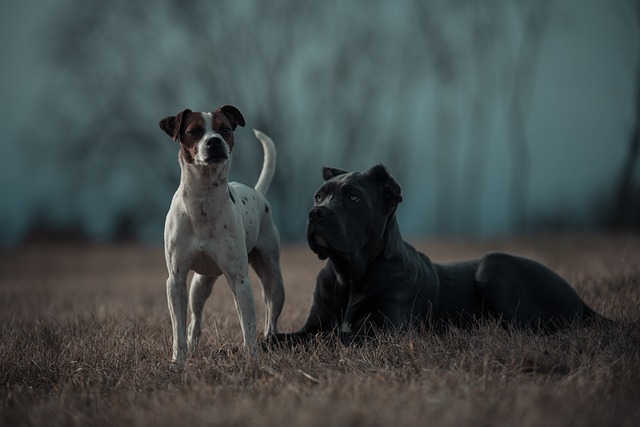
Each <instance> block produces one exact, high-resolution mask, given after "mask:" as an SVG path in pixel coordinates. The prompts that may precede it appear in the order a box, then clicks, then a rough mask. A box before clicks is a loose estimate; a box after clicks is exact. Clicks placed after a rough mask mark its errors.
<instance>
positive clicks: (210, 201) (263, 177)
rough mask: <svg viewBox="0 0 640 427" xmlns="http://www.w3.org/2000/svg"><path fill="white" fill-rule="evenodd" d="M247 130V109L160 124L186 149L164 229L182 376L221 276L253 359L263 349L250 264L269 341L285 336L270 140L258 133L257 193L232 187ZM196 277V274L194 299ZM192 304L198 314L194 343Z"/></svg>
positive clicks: (187, 114) (186, 114)
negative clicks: (240, 129)
mask: <svg viewBox="0 0 640 427" xmlns="http://www.w3.org/2000/svg"><path fill="white" fill-rule="evenodd" d="M244 124H245V122H244V118H243V117H242V114H241V113H240V111H239V110H238V109H237V108H235V107H233V106H229V105H225V106H222V107H220V108H218V109H217V110H216V111H214V112H211V113H200V112H192V111H191V110H184V111H182V112H181V113H179V114H177V115H176V116H171V117H167V118H165V119H163V120H161V121H160V127H161V129H162V130H164V131H165V132H166V133H167V134H168V135H169V136H171V137H172V139H173V140H174V141H177V142H179V144H180V151H179V160H180V162H179V163H180V168H181V180H180V185H179V187H178V190H177V191H176V193H175V195H174V197H173V200H172V203H171V207H170V208H169V212H168V214H167V220H166V223H165V258H166V262H167V270H168V272H169V277H168V279H167V299H168V303H169V313H170V315H171V323H172V328H173V356H172V362H173V365H172V366H173V368H174V369H176V370H180V369H182V368H183V366H184V363H185V360H186V354H187V349H188V348H189V347H191V348H192V347H195V346H196V345H197V342H198V338H199V336H200V332H201V329H202V326H201V321H202V312H203V308H204V303H205V301H206V300H207V298H208V297H209V295H210V294H211V291H212V288H213V285H214V283H215V280H216V278H217V277H219V276H220V275H222V274H224V276H225V277H226V279H227V282H228V284H229V286H230V287H231V291H232V293H233V296H234V299H235V303H236V308H237V312H238V316H239V318H240V325H241V327H242V335H243V339H244V345H245V347H247V348H248V349H249V351H250V352H251V354H256V353H257V351H258V345H257V332H256V323H257V322H256V313H255V305H254V300H253V292H252V290H251V284H250V282H249V276H248V264H251V266H252V267H253V268H254V270H255V271H256V273H257V274H258V277H259V278H260V282H261V284H262V287H263V295H264V301H265V306H266V309H265V316H266V319H265V336H271V335H274V334H276V333H277V330H278V329H277V320H278V316H279V315H280V312H281V310H282V305H283V303H284V286H283V283H282V275H281V273H280V266H279V256H280V237H279V234H278V230H277V229H276V227H275V224H274V223H273V220H272V217H271V209H270V207H269V203H268V201H267V200H266V199H265V197H264V193H266V191H267V189H268V187H269V184H270V182H271V179H272V178H273V175H274V171H275V161H276V155H275V147H274V145H273V142H272V141H271V139H270V138H269V137H267V136H266V135H264V134H263V133H261V132H259V131H255V132H256V137H258V139H259V140H260V142H261V143H262V146H263V149H264V152H265V161H264V164H263V169H262V171H261V173H260V178H259V179H258V183H257V184H256V188H255V189H253V188H250V187H248V186H246V185H243V184H239V183H235V182H232V183H229V182H228V176H229V169H230V167H231V161H232V154H233V151H234V147H235V141H234V135H233V131H234V130H235V129H236V127H237V126H238V125H239V126H244ZM240 202H241V203H240ZM189 271H193V272H194V275H193V279H192V282H191V287H190V289H189V295H188V298H187V286H186V281H187V275H188V273H189ZM187 302H188V305H189V307H190V309H191V322H190V324H189V328H188V338H187V328H186V322H187Z"/></svg>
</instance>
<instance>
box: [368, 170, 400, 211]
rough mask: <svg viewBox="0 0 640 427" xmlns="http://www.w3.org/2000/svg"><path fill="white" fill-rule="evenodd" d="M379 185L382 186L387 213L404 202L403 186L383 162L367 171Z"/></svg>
mask: <svg viewBox="0 0 640 427" xmlns="http://www.w3.org/2000/svg"><path fill="white" fill-rule="evenodd" d="M367 174H369V175H370V176H371V177H373V179H375V180H376V182H377V183H378V185H380V187H381V188H382V200H383V203H384V209H385V212H386V213H387V214H390V213H392V212H393V211H395V209H396V207H397V206H398V204H400V202H402V188H401V187H400V184H398V183H397V182H396V180H395V179H394V178H393V177H392V176H391V175H390V174H389V172H388V171H387V168H385V167H384V166H383V165H382V164H378V165H375V166H374V167H372V168H371V169H369V170H368V171H367Z"/></svg>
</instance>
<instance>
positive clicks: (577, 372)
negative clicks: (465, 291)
mask: <svg viewBox="0 0 640 427" xmlns="http://www.w3.org/2000/svg"><path fill="white" fill-rule="evenodd" d="M419 247H420V248H421V249H422V250H424V251H425V252H426V253H427V254H428V255H430V256H431V258H432V259H434V260H436V261H449V260H454V259H462V258H468V257H473V256H478V255H481V254H482V253H484V252H486V251H488V250H508V251H511V252H515V253H519V254H522V255H527V256H530V257H533V258H535V259H538V260H540V261H542V262H544V263H546V264H547V265H549V266H550V267H552V268H554V269H556V270H557V271H558V272H559V273H560V274H562V275H563V276H564V277H565V278H567V279H568V280H569V281H570V282H571V283H572V284H573V285H574V286H575V288H576V289H577V290H578V292H579V294H580V295H582V296H583V297H584V299H585V300H586V301H587V302H588V304H590V305H591V306H592V307H593V308H594V309H596V310H597V311H598V312H600V313H602V314H604V315H606V316H607V317H610V318H612V319H614V320H615V324H614V325H595V326H593V327H591V328H575V329H572V330H568V331H564V332H561V333H557V334H553V335H550V336H536V335H532V334H528V333H525V332H521V331H515V330H504V329H503V328H500V327H498V326H497V325H495V324H493V323H486V324H480V325H478V326H477V327H476V328H473V329H472V330H469V331H461V330H457V329H450V330H448V331H446V332H445V333H441V334H435V333H431V334H418V333H406V334H403V335H400V336H389V335H383V336H380V337H379V338H377V339H375V340H374V341H372V342H369V343H367V344H365V345H364V346H363V347H361V348H358V347H344V346H342V345H341V344H337V343H335V342H334V341H331V340H326V341H318V342H316V343H315V344H313V345H311V346H308V347H304V346H298V347H294V348H281V349H277V350H273V351H270V352H265V353H264V354H262V355H261V357H260V358H259V360H251V359H249V358H248V357H247V356H246V355H245V353H244V351H243V350H242V349H241V347H240V344H241V340H242V338H241V333H240V327H239V324H238V320H237V316H236V314H235V309H234V307H233V302H232V300H231V296H230V292H229V290H228V288H227V286H226V284H225V283H224V281H223V280H221V281H220V282H219V283H218V284H216V287H215V289H214V293H213V295H212V298H211V300H210V301H208V303H207V307H206V312H205V325H204V330H203V337H202V339H201V343H200V348H199V349H198V351H197V352H196V353H195V354H192V355H190V357H189V362H188V368H187V369H186V370H185V371H184V372H183V373H181V374H173V373H171V372H169V370H168V366H169V358H170V341H171V333H170V322H169V316H168V311H167V308H166V296H165V289H164V281H165V279H166V275H165V267H164V261H163V255H162V250H159V249H157V248H140V247H130V246H110V247H95V246H84V247H83V246H78V245H74V246H51V245H32V246H29V247H27V248H23V249H20V250H16V251H5V252H2V253H0V319H1V323H0V334H1V335H0V336H1V337H2V339H1V341H0V381H1V383H2V389H1V390H0V424H1V425H17V426H19V425H47V426H52V425H53V426H55V425H242V426H251V425H256V426H257V425H260V426H267V425H305V426H320V425H323V426H324V425H337V426H338V425H339V426H342V425H348V426H359V425H363V426H365V425H366V426H385V425H395V426H403V425H455V426H478V425H492V426H493V425H495V426H507V425H520V426H537V425H545V426H565V425H580V426H589V425H591V426H602V425H623V426H624V425H626V426H635V425H637V424H638V423H639V422H640V330H639V326H640V308H639V307H640V305H639V302H640V236H634V235H616V236H547V237H540V238H535V239H521V240H505V241H494V242H468V241H459V242H456V241H447V242H435V243H433V242H432V243H427V244H422V245H419ZM282 264H283V273H284V275H285V285H286V290H287V301H286V303H285V309H284V312H283V314H282V317H281V322H280V328H281V329H282V330H293V329H295V328H297V327H299V326H300V325H301V324H302V323H303V322H304V320H305V316H306V314H307V311H308V309H309V302H310V295H311V290H312V288H313V285H314V278H315V274H316V273H317V271H318V269H319V268H320V265H321V264H320V262H319V261H317V260H316V259H314V257H313V254H311V252H310V251H308V250H307V249H306V248H305V247H303V246H300V247H289V248H287V249H286V250H285V251H284V252H283V255H282ZM254 281H255V277H254ZM254 290H255V292H256V300H257V302H258V304H257V305H258V310H259V316H260V315H261V314H262V303H261V301H260V298H259V295H260V291H259V288H258V287H256V288H254Z"/></svg>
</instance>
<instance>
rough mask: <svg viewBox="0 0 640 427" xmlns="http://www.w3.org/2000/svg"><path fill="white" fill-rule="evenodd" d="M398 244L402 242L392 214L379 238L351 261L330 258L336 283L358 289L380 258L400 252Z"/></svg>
mask: <svg viewBox="0 0 640 427" xmlns="http://www.w3.org/2000/svg"><path fill="white" fill-rule="evenodd" d="M399 242H403V240H402V236H401V235H400V227H399V226H398V221H397V219H396V215H395V213H393V214H391V215H390V216H389V217H388V218H387V222H386V224H385V229H384V231H383V233H382V234H381V236H380V238H379V239H377V240H375V241H373V242H370V243H369V244H367V245H366V246H365V247H362V248H361V249H360V251H359V253H356V254H354V255H353V256H352V257H351V259H349V260H346V259H344V258H342V257H340V256H339V255H337V254H335V255H333V256H331V257H330V258H331V263H332V264H333V268H334V271H335V272H336V275H337V277H338V281H339V282H340V283H342V284H343V285H349V286H355V287H359V286H360V285H362V284H363V283H361V282H362V281H363V280H365V274H366V273H367V272H368V271H372V268H371V266H372V265H373V264H376V263H379V260H380V257H393V256H395V254H397V252H398V251H400V250H402V248H400V247H399V246H398V244H399Z"/></svg>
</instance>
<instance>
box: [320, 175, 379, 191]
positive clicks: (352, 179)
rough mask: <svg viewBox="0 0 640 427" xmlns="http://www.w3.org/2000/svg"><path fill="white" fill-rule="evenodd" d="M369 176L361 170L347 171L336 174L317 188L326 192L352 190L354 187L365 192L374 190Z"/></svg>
mask: <svg viewBox="0 0 640 427" xmlns="http://www.w3.org/2000/svg"><path fill="white" fill-rule="evenodd" d="M370 178H371V177H370V176H368V175H366V174H364V173H362V172H349V173H346V174H343V175H338V176H336V177H334V178H331V179H330V180H328V181H326V182H325V183H324V184H322V186H320V189H319V190H323V191H328V192H339V191H343V190H346V191H352V190H354V189H357V190H360V191H363V192H365V193H367V194H369V193H373V194H375V193H376V192H375V191H373V190H374V185H373V182H372V180H371V179H370Z"/></svg>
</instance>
